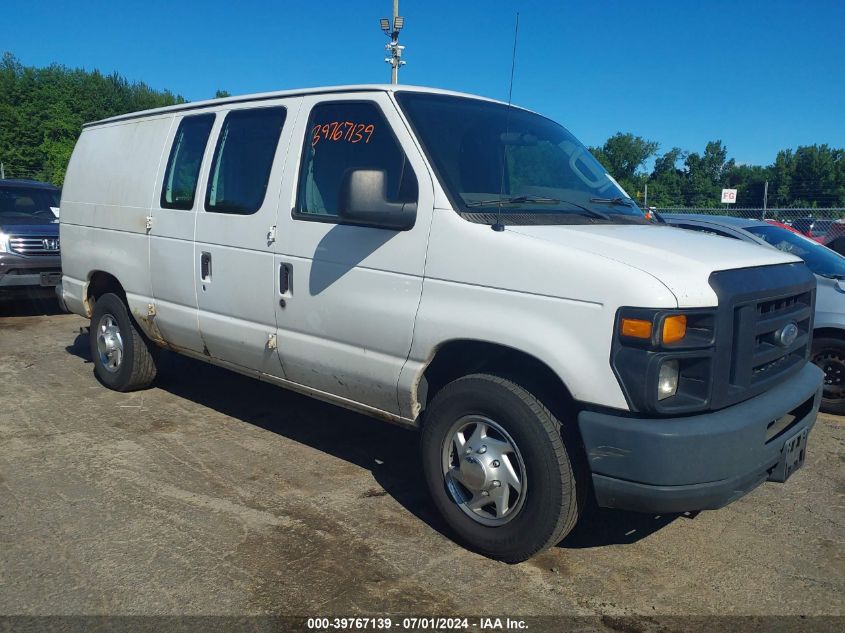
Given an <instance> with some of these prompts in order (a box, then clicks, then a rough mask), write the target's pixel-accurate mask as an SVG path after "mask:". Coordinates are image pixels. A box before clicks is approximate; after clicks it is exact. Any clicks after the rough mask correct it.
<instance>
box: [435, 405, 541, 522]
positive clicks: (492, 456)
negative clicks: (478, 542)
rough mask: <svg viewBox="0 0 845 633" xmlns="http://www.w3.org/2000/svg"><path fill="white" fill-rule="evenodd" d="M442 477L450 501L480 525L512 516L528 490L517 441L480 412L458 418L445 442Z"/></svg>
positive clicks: (522, 502)
mask: <svg viewBox="0 0 845 633" xmlns="http://www.w3.org/2000/svg"><path fill="white" fill-rule="evenodd" d="M442 463H443V478H444V480H445V484H446V490H447V492H448V494H449V496H450V497H451V499H452V501H454V502H455V504H456V505H457V506H458V507H459V508H460V509H461V510H462V511H463V512H464V513H465V514H466V515H467V516H469V517H470V518H471V519H473V520H474V521H476V522H478V523H481V524H482V525H488V526H498V525H503V524H505V523H508V522H509V521H511V520H513V519H514V518H515V517H516V516H517V515H518V514H519V512H520V510H521V509H522V507H523V505H524V501H525V496H526V493H527V490H528V479H527V476H526V470H525V462H524V460H523V459H522V454H521V453H520V451H519V447H518V446H517V445H516V442H514V440H513V438H512V437H511V436H510V434H509V433H508V432H507V431H506V430H505V429H504V428H502V426H501V425H500V424H498V423H497V422H495V421H494V420H491V419H490V418H487V417H484V416H480V415H468V416H464V417H462V418H460V419H459V420H457V421H456V422H455V423H454V424H453V425H452V427H451V428H450V429H449V432H448V433H447V434H446V438H445V441H444V443H443V457H442Z"/></svg>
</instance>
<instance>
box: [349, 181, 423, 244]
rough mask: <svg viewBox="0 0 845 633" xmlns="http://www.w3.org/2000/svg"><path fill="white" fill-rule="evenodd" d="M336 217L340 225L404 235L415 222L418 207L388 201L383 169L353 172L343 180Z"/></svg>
mask: <svg viewBox="0 0 845 633" xmlns="http://www.w3.org/2000/svg"><path fill="white" fill-rule="evenodd" d="M338 216H339V217H340V220H341V223H343V224H353V225H356V226H369V227H373V228H377V229H389V230H392V231H407V230H409V229H410V228H412V227H413V226H414V222H416V219H417V203H416V202H390V201H388V200H387V173H386V172H385V171H384V170H383V169H353V170H349V171H347V172H346V174H345V175H344V177H343V183H342V185H341V187H340V200H339V205H338Z"/></svg>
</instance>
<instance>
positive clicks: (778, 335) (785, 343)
mask: <svg viewBox="0 0 845 633" xmlns="http://www.w3.org/2000/svg"><path fill="white" fill-rule="evenodd" d="M797 338H798V324H797V323H795V322H794V321H793V322H792V323H787V324H786V325H784V326H783V327H782V328H781V329H779V330H778V331H777V332H775V341H777V344H778V345H780V346H781V347H789V346H790V345H792V344H793V343H794V342H795V339H797Z"/></svg>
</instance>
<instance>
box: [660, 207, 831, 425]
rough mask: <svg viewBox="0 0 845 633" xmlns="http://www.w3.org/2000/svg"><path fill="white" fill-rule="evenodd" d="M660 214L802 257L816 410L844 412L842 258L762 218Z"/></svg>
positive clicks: (689, 226)
mask: <svg viewBox="0 0 845 633" xmlns="http://www.w3.org/2000/svg"><path fill="white" fill-rule="evenodd" d="M662 217H663V219H665V220H666V222H668V223H669V224H671V225H672V226H677V227H680V228H684V229H689V230H692V231H699V232H703V233H712V234H715V235H719V236H721V237H730V238H733V239H738V240H744V241H746V242H752V243H754V244H760V245H762V246H768V247H771V248H776V249H778V250H780V251H783V252H786V253H791V254H793V255H797V256H798V257H800V258H801V259H803V260H804V263H806V264H807V267H808V268H809V269H810V270H812V271H813V272H814V273H815V275H816V278H817V280H818V287H817V290H816V313H815V317H814V322H813V347H812V352H811V356H810V358H811V360H812V361H813V362H814V363H815V364H816V365H818V366H819V367H820V368H821V369H822V371H824V393H823V394H822V403H821V410H822V411H825V412H827V413H836V414H839V415H843V414H845V257H842V255H840V254H839V253H837V252H835V251H833V250H831V249H829V248H827V247H826V246H822V245H821V244H819V243H818V242H817V241H815V240H813V239H810V238H809V237H805V236H803V235H801V234H800V233H798V232H797V231H792V230H790V229H788V228H785V227H784V226H777V225H774V224H771V223H770V222H764V221H762V220H753V219H746V218H732V217H725V216H716V215H704V214H689V215H686V214H680V213H678V214H671V215H670V214H666V215H663V216H662Z"/></svg>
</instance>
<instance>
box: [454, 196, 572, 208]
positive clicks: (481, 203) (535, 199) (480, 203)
mask: <svg viewBox="0 0 845 633" xmlns="http://www.w3.org/2000/svg"><path fill="white" fill-rule="evenodd" d="M529 202H530V203H534V204H558V203H559V202H560V200H558V199H557V198H543V197H540V196H516V197H514V198H496V199H495V200H475V201H473V202H465V203H464V204H465V205H466V206H467V207H489V206H490V205H492V204H495V205H500V204H525V203H529Z"/></svg>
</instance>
